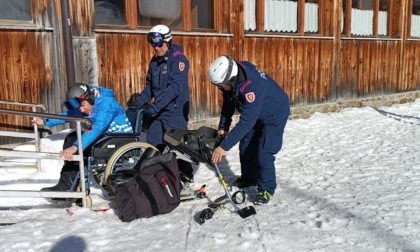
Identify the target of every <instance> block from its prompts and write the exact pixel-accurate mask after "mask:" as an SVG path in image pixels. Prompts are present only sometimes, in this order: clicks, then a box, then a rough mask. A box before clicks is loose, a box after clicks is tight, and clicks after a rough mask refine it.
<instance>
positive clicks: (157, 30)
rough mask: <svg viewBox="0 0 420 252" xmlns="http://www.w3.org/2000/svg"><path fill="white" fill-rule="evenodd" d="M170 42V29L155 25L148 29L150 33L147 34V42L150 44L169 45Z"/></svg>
mask: <svg viewBox="0 0 420 252" xmlns="http://www.w3.org/2000/svg"><path fill="white" fill-rule="evenodd" d="M171 40H172V34H171V29H169V27H168V26H166V25H156V26H153V28H152V29H150V32H149V33H148V34H147V41H148V42H149V43H151V44H153V43H162V42H163V41H164V42H167V43H170V42H171Z"/></svg>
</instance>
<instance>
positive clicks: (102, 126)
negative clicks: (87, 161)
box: [44, 86, 133, 150]
mask: <svg viewBox="0 0 420 252" xmlns="http://www.w3.org/2000/svg"><path fill="white" fill-rule="evenodd" d="M91 89H92V91H93V92H95V103H94V105H93V109H92V114H91V115H89V116H88V115H85V114H82V113H81V112H79V111H78V110H77V109H74V110H68V111H63V112H61V113H60V115H62V116H71V117H73V116H77V115H83V117H84V118H87V119H89V120H90V121H91V122H92V125H91V128H90V129H89V130H86V131H85V132H83V134H82V145H83V150H85V149H86V148H87V147H88V146H89V145H91V144H92V143H93V142H94V141H95V140H96V139H97V138H98V137H99V136H100V135H101V134H103V133H106V132H110V133H132V132H133V128H132V127H131V124H130V121H129V120H128V118H127V117H126V115H125V113H124V109H123V108H122V107H121V105H120V104H119V103H118V102H117V100H115V95H114V91H112V90H111V89H107V88H103V87H97V86H91ZM65 123H68V121H63V120H57V119H48V118H45V119H44V124H45V125H46V126H48V127H49V128H52V127H55V126H58V125H63V124H65ZM73 145H74V146H76V147H77V146H78V143H77V141H75V142H74V144H73Z"/></svg>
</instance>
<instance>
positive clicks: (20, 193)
mask: <svg viewBox="0 0 420 252" xmlns="http://www.w3.org/2000/svg"><path fill="white" fill-rule="evenodd" d="M0 114H8V115H16V116H27V117H42V118H49V119H58V120H64V121H69V122H76V131H77V142H78V153H79V154H78V155H73V160H74V161H78V162H79V171H80V181H79V185H80V189H81V191H79V192H53V191H50V192H42V191H24V190H0V197H23V198H25V197H41V198H43V197H45V198H81V199H82V205H83V206H84V207H86V206H87V195H86V184H85V169H84V161H83V147H82V126H81V123H86V124H90V121H89V120H87V119H84V118H77V117H67V116H60V115H55V114H48V113H38V112H27V111H19V110H11V109H0ZM0 156H3V157H19V158H37V159H59V160H63V159H62V158H61V157H60V155H59V153H51V152H41V151H39V150H38V151H35V152H33V151H16V150H6V149H0Z"/></svg>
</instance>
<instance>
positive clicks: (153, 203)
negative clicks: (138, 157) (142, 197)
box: [134, 174, 159, 216]
mask: <svg viewBox="0 0 420 252" xmlns="http://www.w3.org/2000/svg"><path fill="white" fill-rule="evenodd" d="M134 178H135V179H136V181H137V183H138V184H139V186H140V188H141V189H142V190H143V192H144V194H146V197H147V198H148V199H149V202H150V205H151V206H152V212H153V216H155V215H158V214H159V211H158V206H157V203H156V200H155V197H153V195H152V193H151V192H150V188H149V186H148V185H147V183H146V182H144V180H143V179H142V178H141V177H140V175H139V174H137V175H136V176H134Z"/></svg>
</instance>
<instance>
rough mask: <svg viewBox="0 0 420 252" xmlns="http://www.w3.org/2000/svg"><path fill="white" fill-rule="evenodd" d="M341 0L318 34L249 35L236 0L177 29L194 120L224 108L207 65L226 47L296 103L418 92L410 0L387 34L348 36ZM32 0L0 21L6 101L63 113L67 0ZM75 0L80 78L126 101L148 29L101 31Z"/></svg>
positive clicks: (332, 2)
mask: <svg viewBox="0 0 420 252" xmlns="http://www.w3.org/2000/svg"><path fill="white" fill-rule="evenodd" d="M343 1H344V0H323V1H322V2H321V1H320V2H321V3H320V4H321V5H320V9H321V10H322V14H321V18H322V19H323V22H322V24H323V25H322V26H320V27H319V29H320V33H321V34H322V36H319V37H316V36H307V35H304V36H296V35H292V36H285V35H272V34H270V35H269V36H264V35H263V34H257V35H255V34H248V33H245V31H244V25H243V24H244V16H243V12H244V3H243V1H238V0H228V1H220V2H221V3H222V5H223V6H222V8H221V9H222V12H223V13H221V14H220V16H221V20H218V22H219V23H220V24H221V25H222V27H221V29H220V31H221V33H210V34H206V33H200V34H197V33H187V32H179V31H176V30H174V31H173V37H174V43H176V44H179V45H181V46H183V47H184V50H185V54H186V55H187V57H188V59H189V61H190V65H191V68H190V73H189V74H190V75H189V84H190V94H191V113H190V120H199V119H206V118H210V117H216V116H218V113H219V111H220V103H221V95H220V91H219V90H218V89H217V88H215V87H213V86H212V85H210V83H209V82H208V77H207V69H208V67H209V65H210V63H211V62H212V61H213V60H214V59H215V58H217V57H218V56H220V55H223V54H229V55H231V56H233V57H234V58H235V59H236V60H247V61H250V62H252V63H254V64H256V65H257V67H258V68H259V69H261V70H263V71H264V72H266V73H267V74H269V75H270V76H271V77H272V78H273V79H275V80H276V81H277V82H278V83H279V85H280V86H281V87H282V88H283V89H284V90H285V91H286V93H287V94H288V95H289V97H290V100H291V103H292V106H299V105H308V104H318V103H324V102H334V101H343V100H349V99H354V98H362V97H370V96H376V95H386V94H393V93H397V92H407V91H413V90H420V74H419V71H418V69H419V67H420V57H416V55H420V40H410V39H408V38H407V27H408V26H407V22H408V21H407V17H408V14H407V10H408V8H407V5H408V1H407V0H401V1H393V3H394V4H393V6H392V8H391V12H392V16H393V17H395V18H394V19H393V23H392V25H391V26H390V30H389V32H390V34H391V35H390V37H389V38H386V39H381V38H376V39H369V38H363V39H360V38H352V37H350V38H349V37H343V35H342V34H341V25H342V22H343V20H341V19H342V15H341V11H342V9H341V7H342V4H343ZM32 2H37V5H38V7H37V10H39V11H38V12H37V13H35V16H36V17H35V20H34V27H33V28H31V29H21V28H20V27H18V26H16V27H8V26H4V24H2V23H1V22H0V44H1V45H2V46H1V48H0V53H1V55H2V58H1V60H0V83H1V84H2V87H3V90H4V91H3V92H0V99H1V100H11V101H20V102H33V103H43V104H45V105H46V106H47V107H48V112H50V113H57V112H59V111H60V110H61V109H62V105H61V104H62V102H63V99H64V96H65V91H66V90H67V82H66V66H65V63H64V62H65V60H64V58H65V55H64V50H63V39H64V38H63V35H62V34H63V28H62V27H63V24H62V20H61V16H62V13H61V5H60V4H61V3H60V2H61V1H59V0H39V1H32ZM69 3H70V16H71V21H72V23H71V25H72V26H71V31H72V36H73V50H74V56H75V67H76V81H80V82H88V83H91V84H97V83H98V84H99V85H101V86H105V87H109V88H112V89H113V90H115V92H116V95H117V100H118V101H119V102H120V103H121V104H123V105H126V104H127V102H128V101H129V100H130V99H132V96H133V94H138V93H139V92H141V90H142V89H143V87H144V85H145V75H146V73H147V67H148V63H149V60H150V58H151V57H152V54H153V51H152V48H151V47H150V45H149V44H148V43H147V42H146V34H147V32H148V30H140V29H134V30H109V31H107V30H104V29H101V30H95V17H94V1H93V0H70V1H69ZM257 18H258V17H257ZM0 120H1V121H2V122H3V123H2V124H0V130H2V129H5V128H6V126H7V127H10V125H12V126H13V127H22V125H29V124H30V123H29V120H25V119H16V118H12V117H9V116H1V115H0Z"/></svg>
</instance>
